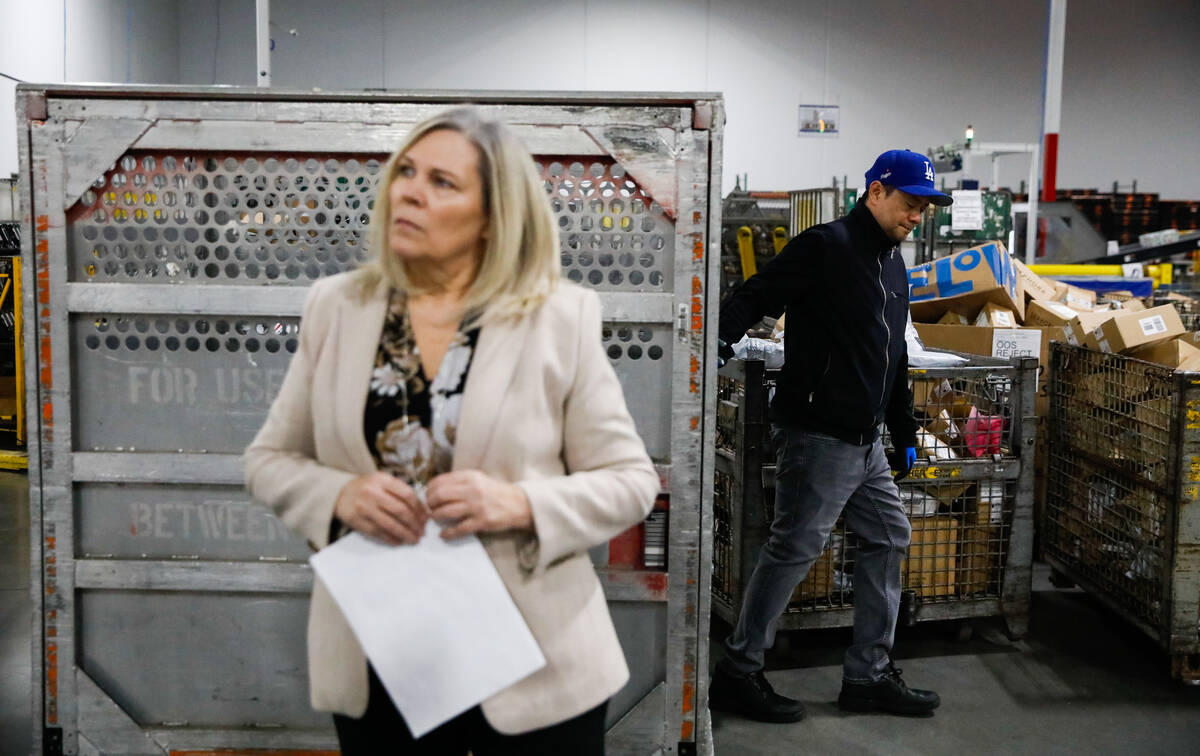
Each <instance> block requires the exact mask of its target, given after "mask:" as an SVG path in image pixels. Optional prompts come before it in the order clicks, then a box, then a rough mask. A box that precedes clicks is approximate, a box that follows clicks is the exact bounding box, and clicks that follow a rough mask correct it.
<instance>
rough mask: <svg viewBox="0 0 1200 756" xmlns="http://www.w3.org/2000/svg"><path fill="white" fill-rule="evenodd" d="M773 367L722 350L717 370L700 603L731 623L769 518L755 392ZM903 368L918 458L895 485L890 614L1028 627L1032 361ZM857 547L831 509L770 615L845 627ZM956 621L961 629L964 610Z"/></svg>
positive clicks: (769, 455)
mask: <svg viewBox="0 0 1200 756" xmlns="http://www.w3.org/2000/svg"><path fill="white" fill-rule="evenodd" d="M777 378H778V371H775V370H767V369H766V367H765V363H763V362H762V361H761V360H731V361H730V362H729V364H727V365H726V366H725V367H724V368H723V369H722V370H721V371H720V373H719V374H718V388H717V397H718V400H717V404H718V408H717V433H716V443H717V459H716V465H715V468H714V469H715V473H714V475H715V478H714V497H713V517H714V528H713V582H712V590H713V601H712V607H713V612H714V613H715V614H716V616H717V617H719V618H720V619H722V620H724V621H725V622H728V623H730V624H733V623H735V622H736V620H737V615H738V612H739V610H740V608H741V603H742V598H743V595H744V593H745V590H746V585H747V583H748V582H749V580H750V575H751V574H752V572H753V571H754V566H755V564H756V562H757V560H758V553H759V549H760V548H761V546H762V544H763V543H765V541H766V539H767V537H768V535H769V534H770V526H771V521H772V519H773V518H774V497H775V492H774V486H775V458H774V451H773V450H772V448H771V442H770V440H769V433H768V430H769V426H770V422H769V417H768V405H769V401H770V396H771V395H772V391H773V389H774V386H775V382H776V380H777ZM909 379H910V383H911V385H912V388H913V395H914V410H915V414H916V416H917V419H918V422H919V423H920V425H921V429H920V431H919V434H918V436H919V439H918V447H919V449H918V462H917V464H916V465H915V466H914V467H913V469H912V471H911V473H910V474H909V477H908V478H907V479H905V480H903V481H901V482H900V484H899V485H900V494H901V500H902V502H903V503H904V505H905V507H906V509H907V513H908V516H909V521H910V523H911V524H912V542H911V544H910V546H909V550H908V556H907V558H906V559H905V561H904V563H903V564H902V565H901V571H902V575H903V585H904V593H903V595H902V602H901V603H902V605H901V610H900V620H899V621H900V622H901V623H904V624H914V623H916V622H922V621H930V620H960V621H961V620H971V619H973V618H981V617H1002V618H1003V619H1004V622H1005V625H1006V627H1007V631H1008V634H1009V636H1010V637H1012V638H1013V639H1016V638H1020V637H1022V636H1024V635H1025V633H1026V631H1027V630H1028V626H1029V596H1030V587H1031V584H1030V579H1031V564H1032V557H1033V451H1034V438H1035V431H1036V428H1035V425H1036V416H1035V414H1034V413H1035V406H1034V401H1035V398H1036V383H1037V360H1036V359H1032V358H1022V359H1019V360H1012V361H1005V360H998V359H993V358H987V357H972V358H971V361H970V362H968V363H967V364H966V365H963V366H959V367H952V368H927V369H913V370H910V371H909ZM884 441H885V444H887V443H890V441H889V439H887V438H886V437H885V439H884ZM856 552H857V539H856V536H855V534H854V532H853V531H852V530H849V529H848V528H847V527H846V525H845V523H844V522H843V521H841V520H839V521H838V523H837V525H836V526H835V527H834V530H833V532H832V534H831V535H830V537H829V541H828V543H827V544H826V547H825V550H824V552H823V553H822V554H821V556H820V557H818V558H817V560H816V562H814V563H813V565H812V567H811V568H810V569H809V572H808V575H807V576H806V577H805V578H804V580H803V581H802V582H801V583H800V584H799V585H797V586H796V588H795V590H794V592H793V593H792V598H791V601H790V603H789V604H788V607H787V609H786V611H785V612H784V614H783V616H782V617H781V619H780V622H779V628H780V629H804V628H819V627H849V626H851V625H852V624H853V613H854V581H853V575H854V562H855V556H856ZM964 626H965V627H966V628H967V629H962V627H964ZM959 629H960V634H961V633H970V632H971V630H970V625H969V623H967V622H964V623H963V626H960V628H959Z"/></svg>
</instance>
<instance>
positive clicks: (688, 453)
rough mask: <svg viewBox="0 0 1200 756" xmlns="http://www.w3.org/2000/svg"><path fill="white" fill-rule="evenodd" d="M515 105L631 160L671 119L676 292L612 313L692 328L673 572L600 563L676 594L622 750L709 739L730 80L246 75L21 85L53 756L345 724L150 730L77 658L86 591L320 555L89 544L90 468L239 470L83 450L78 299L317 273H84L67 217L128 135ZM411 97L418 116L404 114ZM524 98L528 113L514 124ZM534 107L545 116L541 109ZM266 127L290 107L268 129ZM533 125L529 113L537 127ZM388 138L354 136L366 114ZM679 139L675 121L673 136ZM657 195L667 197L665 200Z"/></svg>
mask: <svg viewBox="0 0 1200 756" xmlns="http://www.w3.org/2000/svg"><path fill="white" fill-rule="evenodd" d="M466 102H470V103H474V104H476V105H477V106H479V107H481V108H483V109H484V110H485V111H490V112H493V113H496V114H498V115H501V116H502V117H505V118H506V119H507V120H516V121H518V125H517V126H515V127H514V128H515V130H516V131H517V132H518V133H519V134H521V135H523V136H533V135H535V125H537V126H540V125H541V124H551V125H555V126H558V127H559V128H558V129H557V131H554V132H551V131H550V130H547V129H542V128H538V129H536V137H537V138H538V139H539V140H541V141H542V142H543V143H547V144H552V147H547V148H546V149H544V150H541V151H540V152H541V153H542V154H575V152H576V151H581V150H590V152H586V153H584V154H597V155H599V154H606V153H608V154H613V155H615V156H616V157H617V158H618V159H621V158H622V156H625V157H626V158H629V159H632V158H633V157H635V153H636V151H637V150H638V149H643V148H642V147H639V146H638V145H636V144H633V143H632V142H627V141H623V140H624V139H625V138H626V137H627V136H628V135H627V134H623V133H622V132H621V128H622V127H626V128H629V129H633V128H640V129H643V130H644V131H645V132H646V133H659V134H673V135H674V137H673V139H675V140H676V143H675V144H673V145H666V146H665V147H664V146H663V145H659V147H661V148H662V149H659V148H658V147H656V148H655V149H658V152H657V153H653V154H651V153H647V155H648V156H649V157H647V158H646V160H644V161H643V162H645V163H648V164H649V165H648V167H647V168H646V171H645V173H643V174H642V175H641V176H639V177H638V178H639V180H641V181H642V182H643V183H647V184H652V185H653V186H654V188H655V190H656V191H658V192H661V193H662V195H663V197H664V198H669V199H667V201H665V202H664V203H663V204H664V205H669V207H668V211H669V213H670V215H671V217H673V218H674V220H675V224H674V229H675V230H674V234H675V236H674V247H673V248H674V260H675V266H674V280H673V282H672V283H673V288H672V290H671V292H672V293H667V294H628V293H624V292H612V291H610V292H602V296H601V300H602V304H603V307H604V312H605V320H606V322H641V323H651V324H654V323H658V324H664V325H667V326H668V327H669V328H670V329H671V332H672V333H673V334H674V346H673V360H674V363H673V364H674V369H673V373H672V388H671V397H672V399H671V409H670V414H669V417H670V425H671V428H670V431H669V436H670V450H671V458H670V462H669V463H665V464H660V465H659V471H660V475H661V477H662V478H663V479H664V481H665V483H666V490H667V492H668V493H669V494H670V499H671V501H670V503H671V506H670V511H669V544H668V564H669V568H668V569H667V570H666V571H665V572H658V573H644V572H639V571H636V570H614V569H607V570H606V569H601V570H599V572H600V577H601V582H602V583H603V585H604V587H605V592H606V595H607V596H608V597H609V600H610V601H618V602H652V603H659V602H661V603H665V608H666V612H667V627H668V631H667V638H666V640H665V642H664V643H663V644H662V646H663V647H664V648H665V654H666V669H667V675H666V679H665V680H663V681H662V683H660V684H659V685H658V686H657V687H656V688H655V689H654V690H653V691H652V692H651V693H650V694H649V695H647V696H646V697H645V698H644V699H643V700H642V701H641V703H639V704H638V705H637V706H635V707H634V708H633V709H631V710H630V711H629V712H628V713H627V714H626V715H625V717H624V718H623V719H621V720H620V721H618V722H617V723H615V724H614V726H613V727H612V728H611V729H610V731H609V736H608V740H609V749H610V752H612V753H618V754H620V753H638V754H642V753H651V752H661V753H666V754H671V753H701V754H707V753H711V723H710V721H709V718H708V711H707V682H708V674H707V671H708V669H707V668H708V614H709V611H708V602H709V585H710V579H711V527H712V519H711V518H712V514H711V503H712V502H711V496H712V493H711V488H710V487H709V486H706V485H703V484H702V482H703V481H705V480H708V479H711V469H712V465H713V450H712V438H713V433H714V429H713V426H712V423H711V422H709V418H711V416H712V412H713V407H714V401H715V399H714V397H715V372H714V371H712V370H708V369H707V368H706V366H707V365H708V363H709V359H708V355H710V354H712V353H713V352H714V351H715V328H709V324H710V319H711V318H712V317H713V314H714V313H715V312H716V305H717V295H718V293H719V269H718V263H719V256H720V253H719V244H720V207H721V206H720V199H719V197H720V185H721V179H720V171H721V146H722V141H721V139H722V129H723V124H724V109H723V103H722V101H721V99H720V96H719V95H714V94H678V93H668V94H661V95H659V94H609V93H591V94H586V95H580V94H578V93H571V94H566V93H523V92H389V93H370V94H364V93H312V92H284V91H277V90H270V91H264V90H260V89H239V88H207V87H192V88H187V87H184V88H175V87H104V86H39V85H23V86H21V87H20V88H19V90H18V113H19V114H20V115H19V121H20V123H19V126H20V130H19V138H20V140H19V141H20V145H19V147H20V159H21V190H20V192H21V206H22V221H23V223H24V226H25V233H23V234H22V257H23V262H24V269H25V270H26V271H27V272H28V274H29V275H28V277H27V279H26V281H27V285H26V287H25V291H24V292H23V294H24V310H25V313H26V315H27V317H26V319H25V323H24V326H25V343H26V345H27V346H28V355H29V358H28V359H27V364H26V378H27V385H28V386H29V389H30V390H29V391H28V392H27V394H28V396H27V406H26V409H27V416H28V418H29V420H30V433H29V454H30V486H31V491H30V505H31V529H32V535H33V538H32V542H33V546H32V554H31V559H32V565H33V569H32V578H31V583H32V586H31V592H32V594H33V599H34V619H33V622H34V633H33V637H34V644H33V646H34V647H33V650H32V653H33V663H34V674H33V680H34V691H33V712H34V724H35V727H34V733H33V737H34V749H35V751H37V752H47V753H57V752H61V753H72V754H73V753H101V752H108V751H111V750H112V749H114V748H115V749H117V750H119V751H122V752H127V753H146V754H158V753H164V752H166V751H168V750H171V751H176V750H180V749H183V750H186V749H209V748H299V749H314V748H329V747H332V746H333V745H335V741H334V740H333V738H332V733H331V732H314V731H298V730H288V729H286V728H283V729H281V728H274V729H264V730H261V731H256V730H255V729H254V728H249V729H237V730H233V729H212V728H204V727H187V726H179V727H176V726H159V727H143V726H141V725H139V724H137V723H136V722H134V720H133V719H132V718H131V717H130V716H129V715H128V714H126V713H125V712H123V711H121V709H120V707H119V706H117V704H116V703H114V701H113V700H112V699H111V698H109V697H108V695H107V694H106V693H105V692H104V691H103V689H102V688H101V686H100V685H99V684H97V682H96V681H94V680H93V679H91V678H90V677H89V676H88V675H87V674H86V673H85V672H84V671H83V670H82V669H81V668H79V667H77V665H76V659H77V648H76V640H77V639H76V637H75V627H76V618H77V609H76V597H77V596H78V595H79V593H78V592H79V591H81V590H88V589H97V588H113V589H120V590H134V591H136V590H160V591H180V590H186V591H210V592H211V591H218V592H234V593H236V592H238V591H254V592H262V591H268V592H272V593H283V594H304V593H306V592H307V591H308V587H309V585H310V581H311V572H310V570H309V568H308V567H307V565H302V564H283V563H260V564H253V563H251V564H248V563H245V562H219V561H216V562H213V561H209V562H179V561H172V560H139V561H137V562H131V561H129V560H123V559H109V558H103V557H90V558H77V555H76V553H75V543H76V533H75V522H74V511H73V509H74V499H73V496H74V493H73V488H74V486H75V484H77V483H85V482H103V483H126V484H130V483H138V482H151V481H152V482H155V483H201V482H202V483H208V484H219V483H225V484H233V485H237V484H240V481H241V469H240V462H239V459H238V457H237V455H232V454H202V453H181V454H163V453H132V452H131V451H127V452H120V451H83V450H76V449H75V448H74V446H73V443H72V440H73V438H74V437H75V436H74V433H73V428H72V422H73V417H72V404H71V381H72V369H71V356H72V355H71V346H70V341H69V338H68V333H69V331H70V318H71V315H72V313H99V314H103V313H112V314H117V313H120V314H131V313H189V314H194V315H216V314H223V315H272V316H291V317H295V316H296V315H298V314H299V307H300V304H301V302H302V297H303V289H302V288H300V287H261V286H260V287H255V288H254V290H253V294H254V296H252V297H251V296H247V294H248V293H250V288H249V287H243V286H227V285H208V284H205V285H203V286H195V287H190V288H189V287H187V286H174V285H169V286H165V285H161V284H153V285H142V284H123V283H103V284H101V283H82V282H76V281H73V280H72V279H71V277H70V276H69V275H68V258H67V255H68V252H67V221H66V217H65V211H66V209H67V208H68V207H70V206H71V205H72V204H74V203H75V201H76V200H77V199H78V198H79V197H80V196H81V194H82V193H83V192H84V191H85V190H86V189H87V187H88V186H89V185H90V183H91V182H92V181H93V180H94V179H95V177H96V176H97V175H102V174H103V173H104V171H105V170H106V169H107V168H108V167H109V166H110V165H111V164H112V163H113V162H115V161H116V160H117V159H118V158H119V157H120V156H121V155H122V154H123V153H124V152H125V151H126V150H127V149H132V148H138V149H141V148H147V149H151V148H153V149H163V148H168V147H169V148H188V149H224V150H236V149H239V148H240V149H254V150H258V151H261V150H264V149H280V150H285V149H296V150H299V151H304V150H308V149H311V147H310V145H311V144H312V143H313V142H314V141H317V142H319V143H321V144H322V145H323V149H326V148H328V146H329V145H333V148H334V149H336V150H344V151H347V152H387V151H389V150H390V149H391V148H392V146H393V145H394V144H395V143H396V141H397V139H398V137H399V136H400V135H401V134H402V133H403V132H404V131H405V130H406V129H407V128H408V127H410V126H411V125H412V124H413V123H416V122H417V121H418V120H420V119H422V118H424V117H426V116H428V115H431V114H433V113H435V112H437V111H440V110H442V109H444V108H445V107H446V106H448V105H451V104H458V103H466ZM401 111H402V112H403V117H397V113H399V112H401ZM514 114H524V117H521V116H518V117H516V118H510V116H513V115H514ZM534 115H536V118H534V117H533V116H534ZM247 121H271V122H272V124H273V125H272V140H271V141H272V143H271V144H270V145H264V144H262V143H261V142H258V143H255V142H254V140H253V139H252V138H251V137H248V136H247V132H248V131H249V130H248V129H245V128H243V127H244V125H245V123H246V122H247ZM522 123H523V124H528V125H526V126H521V125H519V124H522ZM351 125H354V126H358V127H362V128H363V129H364V130H365V131H366V132H368V133H370V134H372V135H374V136H373V137H372V138H371V139H367V140H365V141H364V140H361V139H357V140H356V139H355V138H353V137H352V136H347V132H348V131H350V129H348V128H347V126H351ZM664 138H665V137H664ZM657 196H658V195H656V197H657Z"/></svg>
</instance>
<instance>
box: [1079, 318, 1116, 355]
mask: <svg viewBox="0 0 1200 756" xmlns="http://www.w3.org/2000/svg"><path fill="white" fill-rule="evenodd" d="M1116 314H1117V312H1116V311H1115V310H1110V311H1108V312H1081V313H1079V316H1078V317H1077V318H1075V320H1074V321H1073V322H1072V323H1071V325H1070V326H1068V327H1067V341H1068V342H1070V343H1071V344H1074V345H1075V346H1085V347H1088V348H1090V349H1098V348H1099V347H1098V346H1097V344H1096V337H1095V336H1094V335H1093V332H1094V331H1095V330H1096V328H1098V327H1099V326H1100V325H1101V324H1103V323H1104V322H1105V321H1106V320H1109V319H1111V318H1113V317H1114V316H1115V315H1116Z"/></svg>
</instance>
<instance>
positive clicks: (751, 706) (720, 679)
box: [708, 667, 804, 722]
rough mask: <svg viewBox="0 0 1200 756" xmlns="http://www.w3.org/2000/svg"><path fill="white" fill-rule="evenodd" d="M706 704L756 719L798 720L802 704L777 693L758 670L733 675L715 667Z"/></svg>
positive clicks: (802, 715) (802, 709)
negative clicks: (746, 673) (744, 674)
mask: <svg viewBox="0 0 1200 756" xmlns="http://www.w3.org/2000/svg"><path fill="white" fill-rule="evenodd" d="M708 705H709V707H710V708H713V709H717V710H718V711H730V712H733V713H735V714H741V715H742V716H744V717H747V718H748V719H754V720H757V721H759V722H798V721H800V720H801V719H803V718H804V704H802V703H800V702H799V701H797V700H795V699H794V698H788V697H787V696H781V695H779V694H778V693H776V692H775V689H774V688H772V687H771V683H769V682H767V677H766V675H764V674H763V673H762V670H761V669H760V670H759V671H757V672H751V673H750V674H748V675H746V676H745V677H734V676H733V675H731V674H729V673H728V672H726V671H724V670H723V669H721V668H720V667H717V670H716V671H715V672H713V676H712V683H711V684H710V685H709V687H708Z"/></svg>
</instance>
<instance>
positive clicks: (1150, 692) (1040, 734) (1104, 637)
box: [713, 566, 1200, 756]
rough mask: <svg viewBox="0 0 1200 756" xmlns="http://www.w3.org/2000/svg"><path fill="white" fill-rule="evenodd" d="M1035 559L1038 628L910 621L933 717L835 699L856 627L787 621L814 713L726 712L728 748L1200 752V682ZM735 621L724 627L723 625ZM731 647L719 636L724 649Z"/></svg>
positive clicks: (784, 649)
mask: <svg viewBox="0 0 1200 756" xmlns="http://www.w3.org/2000/svg"><path fill="white" fill-rule="evenodd" d="M1048 578H1049V570H1048V569H1047V568H1045V567H1044V566H1040V567H1039V568H1037V569H1035V577H1034V594H1033V609H1032V614H1031V618H1032V620H1031V627H1030V632H1029V635H1027V636H1026V637H1025V639H1023V640H1021V641H1017V642H1011V641H1009V640H1008V639H1007V637H1006V636H1005V635H1004V633H1003V632H1002V623H1000V622H999V621H998V620H980V621H976V622H975V623H973V625H972V627H973V629H974V637H973V638H972V639H971V640H969V641H966V642H959V641H957V640H955V639H954V634H955V632H956V631H957V628H958V625H957V624H956V623H926V624H922V625H918V626H916V627H914V628H907V629H905V628H901V629H900V630H899V632H898V633H897V639H896V649H895V651H896V653H895V654H894V657H895V659H896V666H898V667H900V668H901V669H903V670H904V678H905V680H906V681H907V682H908V683H909V684H910V685H912V686H913V687H917V688H927V689H932V690H936V691H938V693H939V694H940V695H941V697H942V706H941V708H939V709H938V710H937V712H936V713H935V715H934V716H932V717H929V718H916V719H914V718H905V717H894V716H887V715H877V714H871V715H863V714H844V713H842V712H841V711H840V710H839V709H838V708H837V704H836V699H837V694H838V690H839V688H840V685H841V653H842V650H843V649H844V648H845V645H846V644H847V643H848V642H849V639H850V634H849V631H848V630H822V631H806V632H798V633H796V632H794V633H788V634H786V636H785V635H784V634H781V637H780V640H779V641H777V643H776V649H775V650H774V651H772V653H771V654H770V655H769V656H768V659H767V670H768V673H767V677H768V679H769V680H770V681H771V682H772V684H773V685H774V686H775V689H776V690H777V691H779V692H780V693H783V694H785V695H788V696H791V697H793V698H798V699H800V700H802V701H804V703H805V706H806V707H807V709H808V717H807V718H806V719H804V720H803V721H801V722H798V723H795V724H785V725H768V724H760V723H756V722H750V721H747V720H745V719H742V718H740V717H737V716H734V715H726V714H722V713H720V712H715V713H714V714H713V740H714V743H715V746H716V748H715V750H716V753H718V754H720V755H721V756H767V755H768V754H770V756H785V755H789V756H790V755H791V754H797V753H856V754H858V753H863V754H871V753H877V754H992V753H995V754H1026V753H1030V754H1032V753H1036V754H1082V753H1087V754H1097V753H1138V754H1184V753H1200V687H1190V686H1185V685H1182V684H1180V683H1178V682H1175V681H1173V680H1171V678H1170V660H1169V658H1168V657H1167V656H1166V655H1165V654H1163V653H1162V652H1161V651H1160V650H1159V649H1158V648H1157V647H1156V646H1155V645H1154V643H1152V642H1151V641H1150V639H1149V638H1148V637H1147V636H1145V635H1144V634H1142V633H1141V632H1140V631H1138V630H1136V629H1134V628H1133V627H1132V626H1130V625H1127V624H1126V623H1124V622H1123V621H1122V620H1120V619H1119V618H1118V617H1116V616H1114V615H1113V614H1112V613H1111V612H1109V611H1108V610H1106V609H1105V608H1103V607H1101V606H1100V605H1099V604H1098V603H1097V602H1096V601H1095V600H1093V599H1092V598H1091V597H1090V596H1089V595H1087V594H1086V593H1083V592H1082V591H1079V590H1078V589H1072V590H1057V589H1055V588H1053V587H1052V586H1051V585H1050V583H1049V579H1048ZM721 632H722V630H720V629H717V628H716V627H714V637H720V634H721ZM719 653H720V651H719V644H718V643H716V642H714V644H713V657H714V659H715V658H716V657H717V655H718V654H719Z"/></svg>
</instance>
